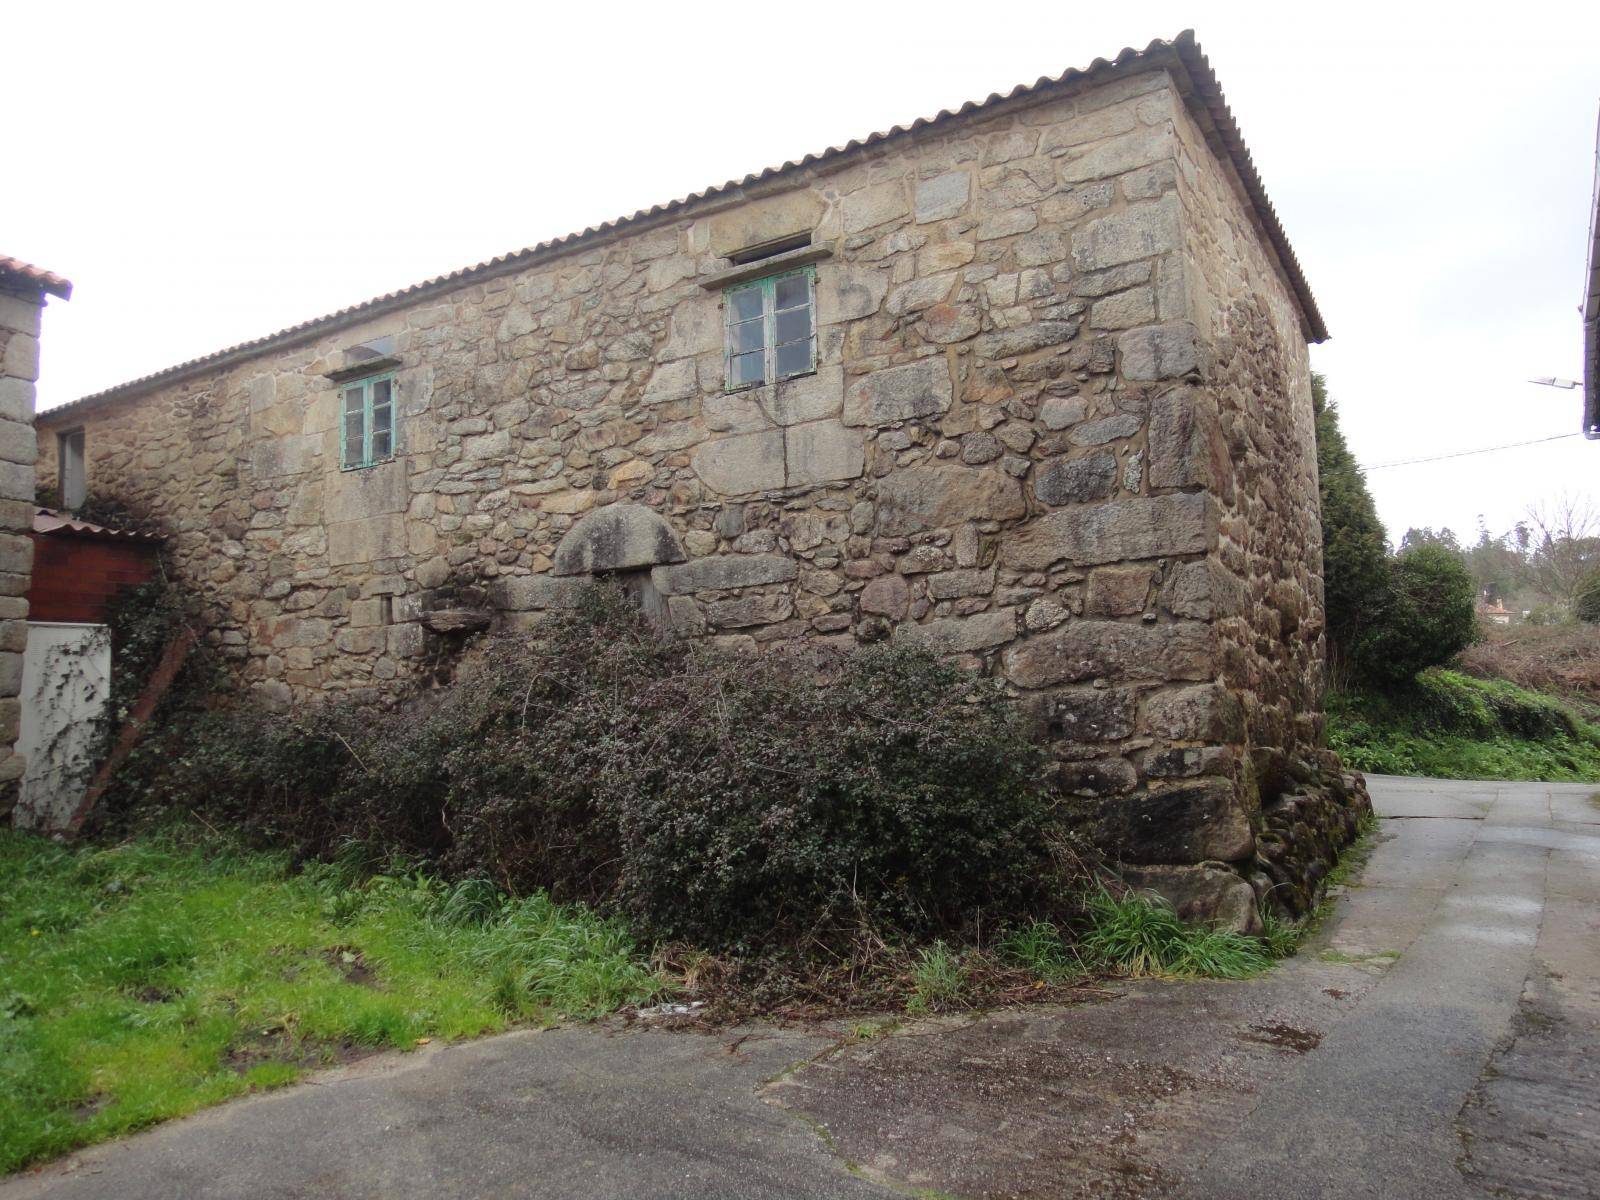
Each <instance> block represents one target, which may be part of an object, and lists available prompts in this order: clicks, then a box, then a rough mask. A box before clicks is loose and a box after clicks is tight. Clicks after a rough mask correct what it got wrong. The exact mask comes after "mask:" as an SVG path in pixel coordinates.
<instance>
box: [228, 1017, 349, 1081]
mask: <svg viewBox="0 0 1600 1200" xmlns="http://www.w3.org/2000/svg"><path fill="white" fill-rule="evenodd" d="M380 1052H381V1048H380V1047H377V1046H361V1045H357V1044H356V1043H355V1042H351V1041H341V1042H318V1041H306V1040H302V1039H299V1038H295V1037H293V1036H291V1035H290V1034H289V1032H288V1031H287V1030H285V1029H283V1028H282V1027H278V1028H274V1029H263V1030H261V1031H260V1032H259V1033H255V1034H252V1035H251V1036H249V1037H247V1038H245V1039H243V1040H241V1041H237V1042H235V1043H234V1044H233V1045H231V1046H229V1047H228V1051H227V1053H226V1054H224V1055H223V1057H222V1065H223V1066H225V1067H226V1068H227V1069H228V1070H230V1071H232V1072H233V1073H234V1074H235V1075H246V1074H249V1072H250V1071H251V1070H252V1069H253V1068H255V1067H259V1066H262V1065H264V1064H266V1063H279V1064H282V1065H284V1066H290V1067H300V1068H302V1069H304V1070H314V1069H320V1068H325V1067H342V1066H346V1065H348V1064H350V1063H353V1062H359V1061H361V1060H362V1059H364V1058H371V1057H372V1056H373V1055H374V1054H378V1053H380Z"/></svg>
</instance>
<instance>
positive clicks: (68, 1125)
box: [0, 830, 665, 1174]
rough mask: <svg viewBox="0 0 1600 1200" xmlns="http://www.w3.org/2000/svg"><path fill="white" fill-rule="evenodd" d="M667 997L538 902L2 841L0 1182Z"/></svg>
mask: <svg viewBox="0 0 1600 1200" xmlns="http://www.w3.org/2000/svg"><path fill="white" fill-rule="evenodd" d="M664 984H665V980H664V979H663V978H662V977H661V976H660V975H658V974H657V973H655V972H654V971H652V970H651V968H650V966H649V965H648V962H647V961H646V959H645V958H644V956H643V955H642V954H641V953H640V952H639V951H638V950H637V949H636V947H635V945H634V943H633V941H632V940H631V939H630V937H629V936H628V935H627V933H626V932H625V931H624V930H623V929H622V928H621V927H620V926H619V925H617V924H615V923H612V922H608V921H604V920H601V919H599V918H598V917H596V916H594V915H593V914H590V913H587V912H585V911H583V910H579V909H567V908H562V907H559V906H557V905H554V904H551V903H550V902H549V901H548V900H547V899H545V898H544V897H543V896H542V895H536V896H532V897H529V898H525V899H520V900H512V899H508V898H506V897H503V896H501V895H500V894H498V893H497V892H496V891H495V890H494V889H493V888H490V887H488V886H486V885H482V884H477V883H474V882H470V881H469V882H468V883H464V884H457V885H454V886H446V885H443V884H440V883H438V882H435V881H433V880H431V879H428V878H426V877H423V876H411V877H405V876H397V875H378V876H375V877H369V878H365V879H361V880H359V881H358V880H357V879H355V878H352V876H351V874H350V873H349V872H347V871H345V870H343V869H341V868H340V867H339V866H337V865H334V866H327V865H313V866H309V867H307V868H306V869H304V870H300V871H291V869H290V864H289V862H288V860H287V857H286V856H283V855H274V854H262V853H259V852H253V851H246V850H242V849H239V848H238V847H236V846H235V845H233V844H232V843H230V842H228V841H227V840H225V839H216V838H209V837H208V838H205V839H203V840H202V839H194V838H189V839H186V838H184V837H183V836H181V835H177V834H167V835H163V836H159V837H153V838H143V839H140V840H137V841H133V842H128V843H125V844H122V845H116V846H109V847H85V848H81V849H65V848H62V847H60V846H57V845H54V844H52V843H51V842H48V841H45V840H44V839H41V838H37V837H34V836H31V835H26V834H20V833H13V832H10V831H5V830H0V1174H4V1173H6V1172H9V1171H13V1170H16V1169H17V1168H19V1167H21V1166H24V1165H26V1164H27V1163H30V1162H33V1161H36V1160H38V1159H41V1158H45V1157H48V1156H51V1155H55V1154H60V1153H62V1152H65V1151H67V1150H70V1149H73V1148H74V1147H77V1146H81V1145H84V1144H87V1143H90V1142H95V1141H101V1140H103V1139H105V1138H108V1137H114V1136H117V1135H120V1134H123V1133H126V1132H129V1131H131V1130H134V1129H137V1128H140V1127H141V1126H145V1125H149V1124H151V1123H153V1122H156V1121H160V1120H163V1119H166V1118H169V1117H174V1116H179V1115H181V1114H184V1113H188V1112H192V1111H193V1110H195V1109H197V1108H200V1107H202V1106H205V1105H208V1104H213V1103H216V1102H217V1101H219V1100H223V1099H225V1098H227V1097H230V1096H234V1095H237V1094H239V1093H241V1092H245V1091H249V1090H252V1089H258V1088H268V1087H275V1086H278V1085H281V1084H284V1083H288V1082H290V1081H291V1080H293V1079H295V1078H297V1077H298V1076H299V1075H301V1074H302V1073H303V1072H305V1071H306V1070H307V1069H310V1068H314V1067H318V1066H323V1065H328V1064H332V1063H336V1062H340V1061H347V1060H349V1059H350V1058H353V1057H358V1056H359V1055H361V1054H362V1053H364V1052H366V1051H369V1050H376V1049H379V1048H385V1047H400V1048H408V1047H412V1046H415V1045H417V1044H418V1043H419V1042H422V1041H424V1040H432V1039H451V1038H461V1037H469V1036H475V1035H479V1034H484V1033H489V1032H492V1031H495V1030H498V1029H503V1028H506V1027H507V1026H508V1025H511V1024H513V1023H518V1022H538V1021H543V1020H549V1019H553V1018H556V1017H559V1016H563V1015H573V1016H587V1015H593V1014H599V1013H603V1012H608V1011H610V1010H612V1009H614V1008H616V1007H617V1006H619V1005H622V1004H627V1003H638V1002H641V1001H644V1000H647V999H649V998H651V997H652V996H654V995H655V994H657V993H658V992H660V991H661V990H662V989H663V987H664Z"/></svg>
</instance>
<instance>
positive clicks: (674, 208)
mask: <svg viewBox="0 0 1600 1200" xmlns="http://www.w3.org/2000/svg"><path fill="white" fill-rule="evenodd" d="M1167 65H1176V66H1179V67H1181V68H1182V69H1183V73H1184V75H1185V76H1186V82H1187V86H1186V87H1184V89H1183V90H1184V93H1185V98H1186V99H1188V100H1189V101H1190V103H1191V104H1193V105H1194V106H1195V107H1196V108H1198V109H1199V110H1201V111H1202V112H1204V113H1205V114H1206V116H1207V117H1208V118H1209V121H1208V122H1206V124H1209V125H1210V128H1209V129H1207V131H1206V133H1207V136H1208V138H1210V139H1211V141H1212V145H1213V149H1214V151H1215V152H1216V153H1218V155H1219V156H1221V157H1224V158H1226V159H1227V160H1228V161H1230V162H1231V163H1232V164H1233V167H1234V170H1235V171H1236V172H1237V173H1238V175H1239V179H1240V182H1241V183H1242V184H1243V186H1244V190H1245V192H1246V194H1247V195H1248V197H1249V199H1250V202H1251V204H1252V206H1253V207H1254V209H1255V213H1256V217H1257V219H1258V220H1259V221H1260V222H1261V227H1262V232H1263V233H1264V234H1265V236H1266V239H1267V241H1268V242H1269V243H1270V244H1271V246H1272V247H1273V250H1274V251H1275V253H1276V254H1277V257H1278V260H1279V262H1280V264H1281V265H1282V268H1283V272H1284V276H1285V279H1286V281H1287V282H1288V283H1289V286H1290V288H1291V290H1292V291H1293V292H1294V294H1295V297H1296V299H1297V300H1298V301H1299V303H1300V307H1301V310H1302V312H1303V314H1304V316H1305V323H1306V336H1307V338H1308V340H1310V341H1316V342H1321V341H1326V340H1327V337H1328V330H1327V326H1326V325H1324V324H1323V321H1322V314H1321V313H1319V312H1318V311H1317V302H1316V299H1315V298H1314V297H1313V296H1312V294H1311V288H1310V286H1309V285H1308V284H1307V283H1306V279H1305V275H1304V273H1303V272H1302V271H1301V269H1300V263H1299V261H1298V260H1297V259H1296V258H1295V256H1294V251H1293V250H1292V249H1291V248H1290V246H1289V239H1288V237H1287V236H1286V235H1285V234H1284V232H1283V227H1282V226H1281V225H1280V224H1279V223H1278V216H1277V213H1276V212H1275V211H1274V210H1273V207H1272V203H1271V201H1269V200H1268V199H1267V194H1266V190H1265V189H1264V188H1263V187H1262V184H1261V179H1260V177H1259V176H1258V175H1257V174H1256V169H1255V164H1254V163H1253V162H1252V160H1251V158H1250V152H1249V150H1248V149H1246V147H1245V144H1244V139H1243V138H1242V137H1241V136H1240V134H1239V127H1238V125H1237V124H1235V122H1234V119H1233V113H1232V112H1231V111H1230V110H1229V108H1228V105H1227V101H1226V100H1225V99H1224V98H1223V95H1222V87H1221V85H1220V84H1219V83H1218V82H1217V77H1216V73H1215V72H1213V71H1212V69H1211V64H1210V62H1209V60H1207V58H1206V56H1205V54H1204V53H1202V52H1201V50H1200V46H1199V44H1198V43H1197V42H1196V41H1195V36H1194V30H1192V29H1186V30H1184V31H1183V32H1182V33H1180V34H1179V35H1178V36H1177V37H1175V38H1173V39H1172V40H1171V41H1164V40H1161V39H1157V40H1155V41H1153V42H1151V43H1150V44H1149V45H1148V46H1146V47H1145V48H1144V49H1143V50H1135V49H1133V48H1132V47H1125V48H1124V49H1123V50H1121V51H1120V52H1119V53H1118V54H1117V55H1116V57H1115V58H1112V59H1104V58H1097V59H1095V60H1094V61H1093V62H1092V63H1090V64H1089V65H1088V66H1087V67H1084V68H1082V69H1078V68H1069V69H1068V70H1066V71H1064V72H1062V73H1061V74H1060V75H1057V76H1056V77H1055V78H1053V79H1052V78H1048V77H1045V78H1040V79H1038V80H1036V81H1035V82H1033V83H1031V84H1018V85H1017V86H1016V87H1014V88H1012V89H1011V91H1009V92H1007V93H1006V94H1005V95H1003V96H1002V95H1000V94H999V93H998V92H993V93H990V95H989V96H988V97H987V98H986V99H984V100H969V101H967V102H966V103H965V104H963V105H961V107H960V108H957V109H948V108H947V109H942V110H940V112H939V113H937V114H936V115H934V116H932V117H919V118H918V119H917V120H915V121H912V122H911V123H910V124H909V125H896V126H894V127H893V128H890V129H886V130H883V131H881V132H878V133H872V134H868V135H867V136H866V137H864V138H859V139H854V140H852V141H849V142H846V143H845V144H844V145H843V146H834V147H831V148H829V149H827V150H824V151H822V152H820V153H816V154H807V155H806V156H805V157H804V158H801V159H798V160H790V161H789V162H785V163H783V164H782V165H781V166H775V167H767V168H766V169H765V170H762V171H759V172H757V173H755V174H753V175H746V176H745V177H744V178H743V179H735V180H729V181H728V182H727V183H723V184H719V185H717V186H714V187H708V188H706V189H705V190H704V191H700V192H694V193H691V194H690V195H688V196H684V197H683V198H681V199H678V200H672V201H669V202H668V203H666V204H657V205H653V206H652V207H650V208H647V209H640V210H639V211H638V212H636V213H633V214H632V215H631V216H626V217H618V218H616V219H615V220H611V221H605V222H602V223H601V224H599V225H591V226H589V227H588V228H587V229H584V230H581V231H579V232H577V233H569V234H566V235H565V236H563V237H558V238H552V239H550V240H549V241H546V242H540V243H539V244H538V245H535V246H529V247H527V248H525V249H522V250H515V251H512V252H511V253H509V254H503V255H500V256H498V257H495V258H491V259H489V260H488V261H487V262H481V263H478V264H477V265H476V266H471V267H463V268H462V269H461V270H459V271H452V272H450V273H449V274H448V275H439V276H436V277H435V278H433V279H426V280H424V281H423V282H421V283H417V284H413V285H412V286H410V287H408V288H402V289H400V290H399V291H397V292H389V293H387V294H385V295H382V296H377V297H374V298H373V299H371V300H367V301H364V302H363V303H361V304H356V305H352V306H351V307H349V308H341V309H339V310H338V311H337V312H332V313H328V314H327V315H325V316H321V317H316V318H313V319H312V320H310V321H302V322H301V323H300V324H298V325H291V326H289V327H288V328H286V329H280V330H278V331H277V332H276V333H270V334H268V335H266V336H265V337H260V338H256V339H254V340H252V341H248V342H240V343H239V344H238V345H236V346H229V347H228V348H227V349H225V350H218V351H216V352H215V353H212V354H207V355H203V356H202V357H200V358H195V359H190V360H189V361H188V362H184V363H179V364H178V365H177V366H175V367H168V368H167V369H166V370H164V371H158V372H156V373H155V374H153V375H145V376H141V377H140V378H138V379H133V380H129V381H128V382H127V383H122V384H118V385H117V386H116V387H113V388H108V389H107V390H105V391H102V392H95V393H94V394H92V395H89V396H84V397H83V398H82V399H79V400H74V401H72V402H71V403H70V404H64V405H61V406H60V407H59V408H53V409H49V410H47V411H45V412H42V413H40V414H39V420H40V421H50V420H53V419H55V418H57V417H65V416H71V415H74V414H77V413H80V412H83V411H84V410H86V409H90V408H97V407H99V406H100V405H101V404H105V403H108V402H110V401H112V400H117V399H121V398H123V397H126V396H131V395H136V394H138V393H140V392H143V391H146V390H148V389H150V388H153V387H157V386H160V385H162V384H167V383H173V382H176V381H178V380H180V379H184V378H188V377H191V376H193V375H196V374H200V373H203V372H205V371H209V370H214V369H217V368H219V367H223V366H227V365H230V364H231V363H234V362H237V361H240V360H242V359H246V358H250V357H253V356H255V355H256V354H259V353H262V352H264V351H267V350H271V349H275V348H278V347H281V346H284V345H288V344H293V343H296V342H299V341H303V340H305V339H307V338H309V337H312V336H315V335H318V334H321V333H325V332H328V331H329V330H332V329H337V328H340V327H342V326H344V325H348V324H353V323H354V322H356V321H358V320H365V319H367V318H370V317H372V316H375V315H377V314H378V313H380V312H386V311H388V310H390V309H393V308H397V307H400V306H401V305H403V304H404V303H407V302H409V301H413V300H416V299H419V298H421V297H423V296H426V295H430V294H434V293H438V292H443V291H448V290H451V289H453V288H455V287H458V286H460V285H461V284H464V283H469V282H472V281H473V280H476V279H480V278H484V277H489V276H493V275H498V274H504V273H506V272H508V271H511V270H516V269H518V268H521V267H523V266H525V265H527V264H528V263H530V262H533V261H536V260H538V259H541V258H552V257H555V256H556V255H558V254H563V253H567V252H569V251H571V250H573V249H576V248H579V247H581V246H584V245H586V244H587V243H589V242H591V241H594V240H596V239H598V238H600V237H602V236H604V235H606V234H610V233H615V232H617V231H619V230H623V229H628V228H630V227H632V226H635V225H639V224H643V223H645V222H648V221H651V220H654V219H657V218H660V217H664V216H669V215H671V214H673V213H676V212H678V211H680V210H682V209H683V208H685V207H687V206H689V205H691V204H694V203H697V202H699V201H702V200H708V199H712V198H714V197H718V196H722V195H726V194H727V193H729V192H733V191H736V190H738V189H740V188H746V187H750V186H752V185H754V184H758V183H762V182H764V181H766V180H768V179H772V178H774V177H776V176H779V175H784V174H787V173H790V172H794V171H800V170H803V169H805V168H806V167H810V166H815V165H819V164H823V163H831V162H833V161H835V160H837V159H839V158H841V157H843V156H845V155H848V154H852V153H854V152H856V151H859V150H863V149H865V148H867V147H870V146H876V145H878V144H879V143H881V142H886V141H889V140H891V139H893V138H899V137H905V136H908V135H911V134H915V133H918V132H920V131H921V130H924V129H929V128H933V127H936V126H944V125H947V124H949V123H950V122H953V121H958V120H961V119H964V118H966V117H968V116H970V115H971V114H973V113H977V112H981V111H983V110H985V109H988V108H991V107H992V106H994V105H997V104H1001V103H1003V102H1005V101H1007V100H1015V99H1018V98H1020V97H1025V96H1031V95H1034V94H1035V93H1038V92H1042V91H1044V90H1046V89H1049V88H1054V87H1061V86H1064V85H1068V84H1074V83H1078V82H1080V81H1094V82H1099V81H1101V80H1102V79H1103V78H1105V77H1110V76H1116V75H1119V74H1121V75H1127V74H1133V73H1135V71H1137V70H1145V69H1150V68H1152V67H1156V66H1167ZM1181 82H1182V81H1181Z"/></svg>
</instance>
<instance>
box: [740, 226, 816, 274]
mask: <svg viewBox="0 0 1600 1200" xmlns="http://www.w3.org/2000/svg"><path fill="white" fill-rule="evenodd" d="M809 245H811V235H810V234H809V233H796V234H791V235H790V236H789V237H781V238H776V239H774V240H773V241H770V242H762V243H761V244H760V245H759V246H750V247H747V248H746V249H744V250H739V251H737V252H735V253H733V254H730V255H728V261H729V262H731V263H733V264H734V265H735V266H743V265H744V264H745V263H753V262H760V261H761V260H762V259H764V258H773V257H775V256H776V255H779V254H787V253H788V252H789V251H791V250H803V249H805V248H806V247H807V246H809Z"/></svg>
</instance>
